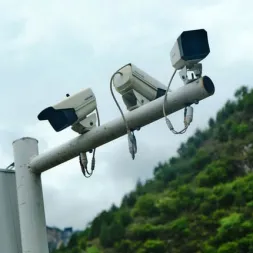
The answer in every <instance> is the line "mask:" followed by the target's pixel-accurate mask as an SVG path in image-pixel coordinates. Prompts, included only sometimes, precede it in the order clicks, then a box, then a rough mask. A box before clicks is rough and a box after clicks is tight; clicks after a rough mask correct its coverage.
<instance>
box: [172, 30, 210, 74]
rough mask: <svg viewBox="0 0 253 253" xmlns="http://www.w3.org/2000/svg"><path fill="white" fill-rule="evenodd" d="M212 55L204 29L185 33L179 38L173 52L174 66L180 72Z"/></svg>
mask: <svg viewBox="0 0 253 253" xmlns="http://www.w3.org/2000/svg"><path fill="white" fill-rule="evenodd" d="M209 53H210V48H209V43H208V37H207V32H206V30H204V29H198V30H190V31H184V32H182V33H181V35H180V36H179V37H178V39H177V41H176V43H175V44H174V46H173V48H172V50H171V52H170V59H171V63H172V66H173V67H174V68H175V69H177V70H179V69H182V68H184V67H189V68H191V67H192V66H194V65H195V64H198V63H199V62H200V61H201V60H203V59H204V58H205V57H206V56H207V55H208V54H209Z"/></svg>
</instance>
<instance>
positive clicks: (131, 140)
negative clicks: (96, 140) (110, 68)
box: [110, 64, 137, 160]
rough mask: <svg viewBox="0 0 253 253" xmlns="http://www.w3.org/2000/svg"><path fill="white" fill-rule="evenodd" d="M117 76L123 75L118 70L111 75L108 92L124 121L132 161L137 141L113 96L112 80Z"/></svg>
mask: <svg viewBox="0 0 253 253" xmlns="http://www.w3.org/2000/svg"><path fill="white" fill-rule="evenodd" d="M127 65H128V64H127ZM127 65H125V66H127ZM117 74H119V75H121V76H122V75H123V74H122V73H121V72H120V71H119V70H117V71H116V72H115V73H114V74H113V75H112V77H111V80H110V90H111V94H112V97H113V99H114V101H115V103H116V105H117V107H118V109H119V111H120V113H121V116H122V118H123V121H124V123H125V126H126V130H127V135H128V148H129V152H130V154H131V156H132V159H133V160H134V158H135V154H136V153H137V141H136V138H135V135H134V132H133V131H131V129H130V128H129V126H128V123H127V120H126V118H125V115H124V113H123V111H122V109H121V107H120V105H119V103H118V101H117V99H116V97H115V95H114V92H113V89H112V86H113V78H114V77H115V76H116V75H117Z"/></svg>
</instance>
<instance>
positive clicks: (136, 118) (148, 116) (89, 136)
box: [29, 77, 214, 173]
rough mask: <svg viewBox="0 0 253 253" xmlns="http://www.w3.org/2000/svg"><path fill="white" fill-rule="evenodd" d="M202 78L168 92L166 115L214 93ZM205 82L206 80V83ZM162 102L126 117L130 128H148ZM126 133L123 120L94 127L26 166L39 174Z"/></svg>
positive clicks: (154, 102) (137, 110)
mask: <svg viewBox="0 0 253 253" xmlns="http://www.w3.org/2000/svg"><path fill="white" fill-rule="evenodd" d="M206 78H207V79H205V77H204V81H203V80H202V79H199V80H197V81H194V82H192V83H189V84H187V85H184V86H182V87H180V88H179V89H177V90H175V91H172V92H169V93H168V96H167V103H166V112H167V114H171V113H174V112H176V111H178V110H180V109H182V108H184V107H185V106H187V105H189V104H193V103H195V102H198V101H200V100H203V99H205V98H207V97H209V96H211V95H213V94H214V85H213V83H212V82H211V80H210V79H209V78H208V77H206ZM205 80H206V81H205ZM163 100H164V97H160V98H158V99H156V100H154V101H152V102H150V103H148V104H146V105H143V106H141V107H139V108H138V109H135V110H133V111H131V112H128V113H126V114H125V117H126V120H127V122H128V124H129V127H130V128H131V129H136V128H139V127H143V126H145V125H148V124H150V123H152V122H154V121H156V120H158V119H160V118H162V117H163V112H162V108H163ZM124 134H126V126H125V124H124V121H123V119H122V117H121V116H120V117H119V118H117V119H115V120H113V121H110V122H108V123H106V124H104V125H101V126H99V127H96V128H93V129H92V130H91V131H89V132H87V133H85V134H83V135H80V136H78V137H76V138H74V139H72V140H70V141H68V142H66V143H64V144H62V145H60V146H58V147H56V148H54V149H51V150H49V151H47V152H45V153H42V154H40V155H38V156H36V157H34V158H33V159H32V160H31V162H30V164H29V167H30V169H31V170H32V171H33V172H35V173H41V172H43V171H46V170H48V169H51V168H53V167H55V166H57V165H59V164H61V163H64V162H66V161H68V160H71V159H73V158H74V157H77V156H78V155H79V154H80V152H87V151H89V150H91V149H94V148H97V147H99V146H102V145H103V144H105V143H108V142H110V141H112V140H115V139H117V138H119V137H121V136H123V135H124Z"/></svg>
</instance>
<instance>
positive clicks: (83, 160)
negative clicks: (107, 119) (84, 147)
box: [79, 108, 100, 178]
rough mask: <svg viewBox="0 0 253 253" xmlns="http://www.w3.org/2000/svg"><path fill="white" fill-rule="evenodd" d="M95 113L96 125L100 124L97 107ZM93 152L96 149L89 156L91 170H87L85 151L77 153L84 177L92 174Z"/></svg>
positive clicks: (94, 150)
mask: <svg viewBox="0 0 253 253" xmlns="http://www.w3.org/2000/svg"><path fill="white" fill-rule="evenodd" d="M96 114H97V119H98V126H100V117H99V112H98V109H97V108H96ZM95 154H96V149H93V154H92V158H91V171H90V172H89V171H88V158H87V155H86V153H80V155H79V163H80V166H81V170H82V173H83V175H84V176H85V177H86V178H89V177H91V176H92V174H93V171H94V169H95V165H96V159H95Z"/></svg>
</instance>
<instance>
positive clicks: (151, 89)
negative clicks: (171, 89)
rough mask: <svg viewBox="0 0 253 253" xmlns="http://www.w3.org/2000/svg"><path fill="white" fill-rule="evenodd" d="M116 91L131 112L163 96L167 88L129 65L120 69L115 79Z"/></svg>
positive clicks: (132, 65)
mask: <svg viewBox="0 0 253 253" xmlns="http://www.w3.org/2000/svg"><path fill="white" fill-rule="evenodd" d="M113 84H114V87H115V89H116V90H117V91H118V92H119V93H120V94H121V95H122V99H123V101H124V103H125V105H126V107H127V109H128V110H129V111H132V110H134V109H136V108H138V107H140V106H142V105H144V104H146V103H148V102H150V101H152V100H155V99H157V98H159V97H161V96H163V95H164V94H165V92H166V87H165V86H164V85H163V84H162V83H160V82H159V81H158V80H156V79H155V78H153V77H151V76H150V75H148V74H147V73H146V72H144V71H143V70H141V69H139V68H138V67H136V66H135V65H134V64H132V63H129V64H126V65H125V66H123V67H122V68H120V69H119V70H118V71H117V73H116V74H115V75H114V77H113Z"/></svg>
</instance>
